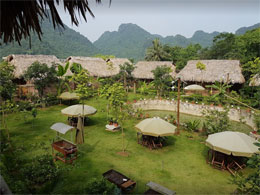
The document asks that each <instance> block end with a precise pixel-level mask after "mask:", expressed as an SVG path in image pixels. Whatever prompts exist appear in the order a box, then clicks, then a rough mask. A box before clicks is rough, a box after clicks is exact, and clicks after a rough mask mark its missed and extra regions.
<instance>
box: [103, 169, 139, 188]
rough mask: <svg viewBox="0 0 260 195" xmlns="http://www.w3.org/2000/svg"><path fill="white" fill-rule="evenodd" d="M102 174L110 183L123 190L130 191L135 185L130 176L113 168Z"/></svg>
mask: <svg viewBox="0 0 260 195" xmlns="http://www.w3.org/2000/svg"><path fill="white" fill-rule="evenodd" d="M103 176H104V177H105V178H106V179H107V180H108V181H110V182H111V183H113V184H115V185H117V187H119V188H120V189H122V190H123V191H130V190H132V189H133V188H134V187H135V185H136V182H135V181H132V180H131V179H130V178H128V177H126V176H125V175H123V174H122V173H119V172H117V171H115V170H113V169H110V170H109V171H107V172H105V173H103Z"/></svg>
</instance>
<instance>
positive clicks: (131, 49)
mask: <svg viewBox="0 0 260 195" xmlns="http://www.w3.org/2000/svg"><path fill="white" fill-rule="evenodd" d="M258 26H260V23H258V24H255V25H252V26H249V27H241V28H239V29H237V31H236V32H235V33H236V34H239V33H240V34H243V33H245V32H246V31H247V30H251V29H253V28H257V27H258ZM220 33H224V32H218V31H213V32H211V33H208V32H204V31H203V30H197V31H195V32H194V34H193V35H192V37H190V38H186V37H185V36H183V35H180V34H177V35H175V36H173V35H172V36H171V35H169V36H165V37H163V36H161V35H158V34H151V33H150V32H148V31H146V30H145V29H143V28H142V27H140V26H138V25H136V24H132V23H124V24H121V25H120V26H119V27H118V30H117V31H112V32H110V31H106V32H104V33H103V34H102V35H101V36H100V37H99V39H97V40H96V41H94V42H93V45H94V46H95V47H97V48H98V49H100V51H101V53H103V54H107V55H115V56H117V57H127V58H134V59H137V60H140V59H143V58H144V56H145V51H146V48H147V47H150V46H151V45H152V41H153V40H154V39H155V38H159V39H160V42H161V43H162V44H168V45H170V46H182V47H186V46H188V45H189V44H200V45H201V46H202V47H209V46H211V45H212V42H213V39H214V37H215V36H217V35H218V34H220Z"/></svg>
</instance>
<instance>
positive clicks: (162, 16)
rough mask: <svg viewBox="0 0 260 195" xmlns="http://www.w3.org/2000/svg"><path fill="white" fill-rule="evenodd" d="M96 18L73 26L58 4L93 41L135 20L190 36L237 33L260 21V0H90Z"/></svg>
mask: <svg viewBox="0 0 260 195" xmlns="http://www.w3.org/2000/svg"><path fill="white" fill-rule="evenodd" d="M89 2H90V8H91V10H92V11H93V13H94V15H95V18H92V17H91V16H90V15H88V21H87V23H86V22H85V21H84V20H83V19H82V20H81V23H80V25H79V27H76V26H75V25H73V26H71V21H70V17H69V14H68V13H65V12H64V10H63V9H62V7H61V6H60V7H59V11H60V14H61V16H62V19H63V22H64V23H65V24H66V25H68V26H69V27H71V28H73V29H74V30H76V31H78V32H80V33H81V34H83V35H84V36H86V37H87V38H88V39H89V40H91V41H92V42H93V41H95V40H97V39H98V38H99V37H100V36H101V35H102V33H103V32H105V31H117V30H118V27H119V25H120V24H122V23H134V24H137V25H138V26H140V27H142V28H144V29H145V30H147V31H148V32H150V33H152V34H159V35H162V36H168V35H176V34H181V35H184V36H186V37H191V36H192V35H193V33H194V32H195V31H197V30H203V31H205V32H213V31H219V32H223V31H226V32H235V31H236V30H237V29H238V28H240V27H243V26H251V25H253V24H256V23H259V22H260V0H112V2H111V5H110V7H109V0H103V1H102V4H96V3H95V1H94V0H89Z"/></svg>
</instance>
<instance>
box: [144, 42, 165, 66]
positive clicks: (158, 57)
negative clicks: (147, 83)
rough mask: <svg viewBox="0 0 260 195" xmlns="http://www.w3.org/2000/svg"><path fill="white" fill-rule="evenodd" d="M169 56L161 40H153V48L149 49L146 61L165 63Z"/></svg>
mask: <svg viewBox="0 0 260 195" xmlns="http://www.w3.org/2000/svg"><path fill="white" fill-rule="evenodd" d="M167 56H168V54H167V53H166V52H165V51H164V50H163V46H162V44H161V43H160V41H159V39H158V38H156V39H155V40H153V46H152V47H149V48H147V50H146V55H145V60H147V61H163V60H164V59H165V58H167Z"/></svg>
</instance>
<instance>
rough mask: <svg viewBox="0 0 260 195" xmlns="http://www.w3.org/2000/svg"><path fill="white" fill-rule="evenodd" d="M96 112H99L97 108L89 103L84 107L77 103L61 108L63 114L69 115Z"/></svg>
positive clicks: (84, 114) (76, 115)
mask: <svg viewBox="0 0 260 195" xmlns="http://www.w3.org/2000/svg"><path fill="white" fill-rule="evenodd" d="M83 112H84V113H83ZM96 112H97V110H96V108H94V107H92V106H88V105H84V109H83V105H82V104H76V105H73V106H69V107H67V108H64V109H62V110H61V113H62V114H65V115H68V116H70V117H78V116H79V115H80V116H88V115H93V114H95V113H96Z"/></svg>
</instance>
